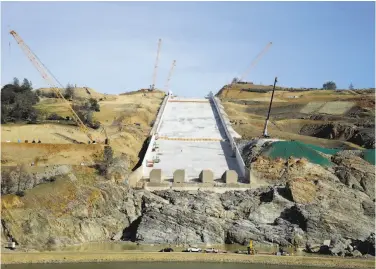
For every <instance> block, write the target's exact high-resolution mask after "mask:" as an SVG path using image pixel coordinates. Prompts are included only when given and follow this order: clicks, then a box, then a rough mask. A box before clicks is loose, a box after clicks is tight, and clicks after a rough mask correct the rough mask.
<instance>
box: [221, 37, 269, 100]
mask: <svg viewBox="0 0 376 269" xmlns="http://www.w3.org/2000/svg"><path fill="white" fill-rule="evenodd" d="M272 44H273V43H272V42H269V43H268V44H267V45H266V46H265V47H264V49H263V50H262V51H261V52H260V53H259V54H257V56H256V57H255V58H254V59H253V60H252V62H251V65H250V66H249V68H248V69H247V70H246V71H245V72H244V73H243V74H242V75H241V76H240V78H239V80H238V81H233V82H232V83H231V84H230V85H228V87H227V91H226V94H225V98H226V97H227V94H228V92H229V91H230V90H231V88H232V87H233V86H234V85H235V84H236V83H237V82H240V81H243V79H245V78H246V77H247V76H248V75H249V73H250V72H251V70H252V69H253V68H254V67H255V66H256V64H257V63H258V62H259V61H260V59H261V58H262V56H263V55H264V54H265V53H266V52H267V51H268V50H269V48H270V47H271V46H272ZM240 92H241V90H240V91H239V93H240Z"/></svg>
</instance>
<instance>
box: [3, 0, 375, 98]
mask: <svg viewBox="0 0 376 269" xmlns="http://www.w3.org/2000/svg"><path fill="white" fill-rule="evenodd" d="M8 26H9V27H10V29H14V30H15V31H16V32H18V33H19V35H20V36H21V37H22V38H23V39H24V40H25V42H26V44H28V45H29V47H30V48H31V49H32V50H33V51H34V52H35V53H36V54H37V56H38V57H39V58H40V59H41V61H42V62H43V63H44V64H45V65H46V66H47V67H48V68H49V69H50V70H51V72H52V73H53V74H54V75H55V77H56V78H58V80H59V81H60V82H61V83H62V84H63V85H66V84H67V83H73V84H77V86H88V87H92V88H93V89H95V90H97V91H99V92H103V93H121V92H125V91H130V90H138V89H140V88H145V87H149V85H150V84H151V83H152V76H153V68H154V62H155V57H156V51H157V43H158V38H162V48H161V54H160V62H159V71H158V76H157V83H156V86H157V88H163V87H164V85H165V83H166V80H167V75H168V72H169V69H170V66H171V63H172V61H173V60H174V59H176V61H177V63H176V69H175V71H174V74H173V76H172V79H171V83H170V89H171V90H172V91H173V92H174V93H176V94H178V95H181V96H203V95H206V94H207V93H208V92H209V91H210V90H212V91H213V92H217V91H218V90H219V89H220V88H221V87H222V86H223V85H224V84H226V83H229V82H230V81H231V80H232V78H233V77H235V76H240V75H241V74H242V73H243V72H244V71H245V70H247V68H248V67H249V65H250V64H251V62H252V60H253V59H254V57H255V56H256V55H257V54H258V53H259V52H260V51H261V50H262V49H263V48H264V47H265V46H266V44H267V43H268V42H269V41H272V42H273V45H272V47H271V48H270V50H269V51H268V52H267V53H266V54H265V55H264V56H263V58H262V59H261V60H260V61H259V63H258V64H257V65H256V66H255V68H254V69H253V70H252V71H251V72H250V73H249V75H248V77H247V78H246V80H248V81H254V82H255V83H263V84H267V85H269V84H272V83H273V81H274V77H275V76H278V78H279V79H278V80H279V82H278V83H279V84H280V85H281V86H288V87H321V86H322V84H323V83H324V82H326V81H328V80H333V81H335V82H336V84H337V86H338V87H339V88H348V86H349V84H350V83H351V82H352V83H353V84H354V86H355V87H356V88H368V87H375V62H374V61H375V3H374V2H56V3H55V2H34V3H33V2H5V3H4V2H2V3H1V30H2V32H1V84H2V85H4V84H6V83H8V82H11V81H12V78H13V77H18V78H19V79H20V80H22V79H23V78H28V79H30V80H31V81H32V83H33V86H34V88H38V87H45V86H47V85H46V83H45V82H44V80H43V79H42V78H41V76H40V75H39V73H38V72H37V71H36V69H35V68H34V67H33V66H32V64H31V63H30V62H29V61H28V59H27V58H26V56H25V55H24V54H23V52H22V51H21V50H20V48H19V47H18V45H17V44H16V42H15V40H14V39H13V38H12V36H11V35H9V33H8V32H9V28H8Z"/></svg>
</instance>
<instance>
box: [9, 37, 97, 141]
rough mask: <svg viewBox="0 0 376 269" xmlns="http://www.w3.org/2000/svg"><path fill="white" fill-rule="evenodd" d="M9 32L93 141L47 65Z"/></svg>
mask: <svg viewBox="0 0 376 269" xmlns="http://www.w3.org/2000/svg"><path fill="white" fill-rule="evenodd" d="M10 34H11V35H12V36H13V37H14V39H15V40H16V42H17V43H18V45H19V46H20V47H21V49H22V51H23V52H24V53H25V54H26V56H27V57H28V58H29V60H30V61H31V63H32V64H33V65H34V67H35V68H36V69H37V70H38V72H39V73H40V74H41V75H42V77H43V78H44V80H45V81H46V82H47V84H48V85H49V86H50V87H51V88H52V90H53V91H54V92H55V94H56V96H57V97H58V98H60V99H61V100H63V102H64V104H65V105H66V106H67V107H68V109H69V110H70V112H71V113H72V119H73V120H74V121H75V122H76V124H77V125H78V127H79V128H80V130H81V131H82V132H84V133H85V134H86V135H87V137H88V138H89V139H90V141H94V140H93V137H92V136H91V134H90V133H89V129H88V128H87V127H86V125H85V124H84V123H83V122H82V120H81V119H80V117H79V116H78V115H77V113H76V112H75V111H74V109H73V108H72V106H71V105H70V103H69V102H68V101H67V100H66V99H65V98H64V95H63V94H62V93H61V92H60V90H59V88H58V87H57V85H59V86H60V87H61V88H64V87H63V86H62V85H61V83H60V82H59V81H58V80H57V79H56V78H55V77H54V76H53V75H52V73H51V72H50V71H49V70H48V69H47V67H46V66H45V65H44V64H43V63H42V62H41V61H40V60H39V58H38V56H36V55H35V54H34V53H33V51H32V50H31V49H30V48H29V46H27V45H26V43H25V42H24V41H23V39H22V38H21V37H20V36H19V35H18V34H17V33H16V32H15V31H13V30H12V31H10Z"/></svg>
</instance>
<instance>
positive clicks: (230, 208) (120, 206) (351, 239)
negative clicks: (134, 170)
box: [1, 155, 375, 255]
mask: <svg viewBox="0 0 376 269" xmlns="http://www.w3.org/2000/svg"><path fill="white" fill-rule="evenodd" d="M333 162H334V163H335V164H336V166H335V167H333V168H330V169H327V168H323V167H321V166H318V165H313V164H311V163H308V162H305V161H302V160H293V159H291V160H289V161H288V162H286V161H281V160H277V161H276V163H275V166H274V168H275V169H274V170H273V169H272V172H270V171H269V172H268V171H267V167H268V166H269V167H270V165H271V164H272V160H268V159H262V160H261V159H260V160H259V162H258V163H257V168H258V173H259V174H260V175H262V173H264V172H265V174H267V175H270V176H271V178H270V181H269V182H271V183H270V185H269V186H267V187H261V188H257V189H251V190H246V191H228V192H225V193H214V192H203V191H172V190H166V191H155V192H153V193H150V192H148V191H135V190H132V189H130V188H128V187H127V186H126V185H123V184H118V183H116V182H114V181H111V180H93V181H92V182H91V183H90V184H86V185H85V184H83V183H80V184H79V183H78V182H76V181H72V180H69V179H68V178H62V179H60V180H59V181H57V182H53V183H46V184H43V185H38V186H36V187H35V188H34V189H32V190H28V191H26V195H25V196H24V197H19V196H16V195H13V194H11V195H5V196H3V197H2V209H3V211H2V216H1V218H2V228H3V229H2V231H3V237H6V238H10V237H12V238H14V240H15V241H16V242H17V243H19V244H20V246H23V247H29V248H46V247H48V246H58V245H66V244H76V243H83V242H90V241H99V240H111V239H112V240H119V239H120V240H130V241H137V242H140V243H153V244H159V243H161V244H162V243H164V244H165V243H172V244H222V243H229V244H230V243H239V244H247V243H248V242H249V240H250V239H252V240H254V241H258V242H261V243H265V244H270V243H271V242H274V243H278V244H281V245H285V246H287V245H291V244H293V243H294V242H295V241H296V238H300V239H301V240H300V242H299V244H300V245H301V246H304V245H306V244H308V243H309V244H312V246H313V245H320V244H322V242H323V241H324V240H331V241H332V242H333V243H332V245H330V246H327V247H326V253H328V254H333V255H359V253H357V252H355V253H354V250H358V251H359V252H360V253H361V254H363V255H365V254H371V255H374V249H375V236H374V234H372V233H373V232H374V230H375V225H374V219H375V216H374V208H375V202H374V187H373V189H372V186H371V185H372V182H373V184H374V175H375V174H374V166H371V165H370V166H367V165H369V164H368V163H364V162H363V160H362V159H360V158H359V159H357V157H356V156H355V157H354V156H341V155H338V156H334V157H333ZM120 168H121V167H120ZM286 168H288V170H284V169H286ZM273 171H274V172H276V173H274V172H273ZM277 173H281V175H280V176H279V177H278V176H277V175H276V174H277ZM340 175H343V177H342V178H341V176H340ZM372 177H373V178H372ZM115 181H116V180H115ZM44 188H47V189H48V188H49V189H48V191H46V190H47V189H44ZM4 209H5V210H4Z"/></svg>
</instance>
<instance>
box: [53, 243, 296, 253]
mask: <svg viewBox="0 0 376 269" xmlns="http://www.w3.org/2000/svg"><path fill="white" fill-rule="evenodd" d="M197 246H198V247H200V248H202V249H205V248H208V247H214V248H217V249H221V250H226V251H228V252H235V251H237V250H244V251H245V250H247V246H242V245H239V244H226V245H211V246H205V245H197ZM166 247H171V248H173V249H174V251H183V250H184V249H186V247H183V246H175V245H168V244H165V245H146V244H140V245H137V244H136V243H131V242H95V243H86V244H82V245H77V246H69V247H65V248H61V249H58V250H59V251H67V252H102V253H103V252H122V251H127V252H128V251H142V252H149V251H159V250H161V249H163V248H166ZM254 247H255V248H256V249H257V250H258V252H264V253H272V252H276V251H277V246H276V245H275V246H267V245H259V244H256V243H255V244H254ZM288 251H292V249H291V250H288Z"/></svg>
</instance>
